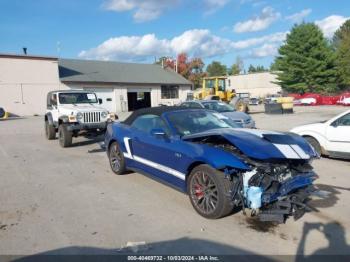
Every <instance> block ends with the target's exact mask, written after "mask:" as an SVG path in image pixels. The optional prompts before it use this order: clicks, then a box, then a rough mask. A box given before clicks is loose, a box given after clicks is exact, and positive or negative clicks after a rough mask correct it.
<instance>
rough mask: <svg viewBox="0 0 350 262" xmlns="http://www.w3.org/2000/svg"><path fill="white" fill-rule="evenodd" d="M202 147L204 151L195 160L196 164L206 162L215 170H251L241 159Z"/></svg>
mask: <svg viewBox="0 0 350 262" xmlns="http://www.w3.org/2000/svg"><path fill="white" fill-rule="evenodd" d="M202 147H204V151H203V152H202V154H201V155H200V156H198V157H196V158H195V159H194V162H204V163H207V164H208V165H210V166H211V167H213V168H215V169H223V168H225V167H231V168H237V169H243V170H250V168H249V166H247V165H246V164H245V163H244V162H243V161H242V160H241V159H239V158H238V157H236V156H235V155H233V154H231V153H228V152H224V151H222V150H218V149H216V148H213V147H211V146H207V145H202ZM191 164H193V163H191Z"/></svg>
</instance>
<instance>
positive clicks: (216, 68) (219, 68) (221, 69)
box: [207, 61, 227, 76]
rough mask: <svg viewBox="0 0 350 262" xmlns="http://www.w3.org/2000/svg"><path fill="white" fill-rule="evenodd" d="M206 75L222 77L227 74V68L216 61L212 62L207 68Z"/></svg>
mask: <svg viewBox="0 0 350 262" xmlns="http://www.w3.org/2000/svg"><path fill="white" fill-rule="evenodd" d="M207 73H208V75H209V76H223V75H226V74H227V67H226V65H223V64H221V63H220V62H218V61H213V62H211V64H209V65H208V66H207Z"/></svg>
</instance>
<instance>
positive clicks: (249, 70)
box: [248, 64, 256, 74]
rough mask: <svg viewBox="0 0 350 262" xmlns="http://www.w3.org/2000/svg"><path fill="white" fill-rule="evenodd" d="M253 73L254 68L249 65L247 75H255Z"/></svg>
mask: <svg viewBox="0 0 350 262" xmlns="http://www.w3.org/2000/svg"><path fill="white" fill-rule="evenodd" d="M255 72H256V68H255V67H254V66H253V65H252V64H250V65H249V68H248V74H250V73H255Z"/></svg>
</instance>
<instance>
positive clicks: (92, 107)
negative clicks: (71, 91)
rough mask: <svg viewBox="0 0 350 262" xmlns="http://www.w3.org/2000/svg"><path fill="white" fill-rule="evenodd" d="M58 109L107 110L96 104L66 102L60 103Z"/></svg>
mask: <svg viewBox="0 0 350 262" xmlns="http://www.w3.org/2000/svg"><path fill="white" fill-rule="evenodd" d="M59 110H62V111H69V112H91V111H107V110H106V109H104V108H103V107H101V106H100V105H98V104H96V105H95V104H76V105H72V104H67V105H60V106H59Z"/></svg>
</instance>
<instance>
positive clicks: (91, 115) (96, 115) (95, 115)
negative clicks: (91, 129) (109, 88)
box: [83, 112, 101, 123]
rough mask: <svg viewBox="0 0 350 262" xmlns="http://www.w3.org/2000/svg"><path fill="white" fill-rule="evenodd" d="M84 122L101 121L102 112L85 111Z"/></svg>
mask: <svg viewBox="0 0 350 262" xmlns="http://www.w3.org/2000/svg"><path fill="white" fill-rule="evenodd" d="M83 115H84V123H99V122H101V113H100V112H87V113H83Z"/></svg>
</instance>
